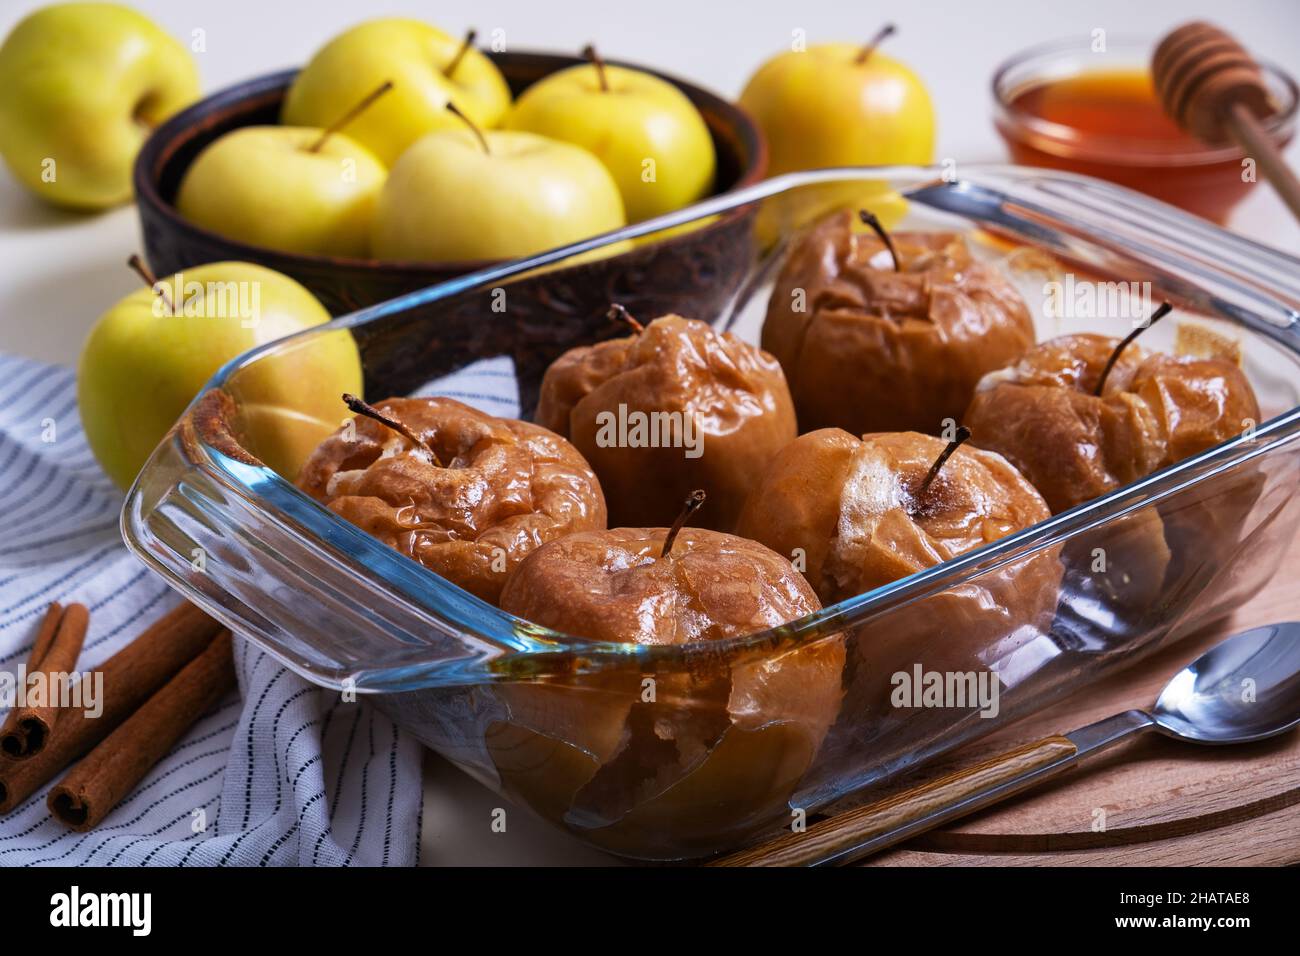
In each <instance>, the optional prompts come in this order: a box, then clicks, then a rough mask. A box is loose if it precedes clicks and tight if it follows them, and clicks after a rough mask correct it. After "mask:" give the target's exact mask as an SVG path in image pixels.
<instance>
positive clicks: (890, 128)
mask: <svg viewBox="0 0 1300 956" xmlns="http://www.w3.org/2000/svg"><path fill="white" fill-rule="evenodd" d="M887 32H892V31H882V36H883V35H887ZM864 54H865V55H864ZM740 105H741V106H742V107H744V108H745V109H746V110H748V111H749V114H750V115H751V116H753V117H754V119H755V121H756V122H757V123H758V125H759V127H760V128H761V129H762V130H763V134H764V135H765V136H766V137H767V144H768V155H769V162H768V174H769V175H772V176H776V175H780V174H781V173H789V172H794V171H796V170H802V169H825V168H827V167H831V166H900V165H920V166H924V165H928V164H929V163H931V162H933V161H934V136H935V129H934V128H935V122H934V107H933V105H932V104H931V102H930V95H929V93H928V92H926V89H925V85H924V84H923V83H922V82H921V80H920V79H919V78H918V77H917V76H916V74H915V73H913V72H912V71H911V70H909V69H908V68H907V67H906V66H904V65H903V64H902V63H899V62H898V61H897V60H894V59H892V58H891V57H889V56H886V55H885V54H883V53H881V52H880V51H879V50H876V49H874V44H873V45H871V46H868V47H863V46H862V45H861V44H853V43H824V44H816V45H813V46H810V47H808V48H807V49H806V50H801V51H793V50H792V51H790V52H787V53H782V54H780V55H778V56H775V57H773V58H772V59H770V60H768V61H767V62H766V63H764V64H763V65H762V66H761V67H759V69H758V71H757V72H756V73H755V74H754V75H753V77H751V78H750V80H749V83H748V84H747V85H746V86H745V90H744V92H743V93H741V94H740ZM842 206H861V207H864V208H870V209H871V210H872V211H873V212H875V213H876V214H877V215H878V216H879V217H880V219H881V222H882V223H883V224H884V225H885V226H886V227H887V228H888V227H892V226H893V225H894V224H896V222H897V221H898V220H899V219H901V218H902V216H903V214H904V212H905V211H906V208H907V207H906V202H905V201H904V200H903V198H902V197H901V196H899V195H898V194H897V193H896V192H893V191H892V190H891V189H890V188H889V186H888V184H886V183H883V182H875V183H865V182H864V183H848V182H845V183H830V184H826V185H818V186H807V187H804V188H802V189H800V190H798V191H797V192H796V193H794V194H791V195H788V196H783V197H776V201H774V202H770V203H767V204H765V205H764V207H763V210H762V213H761V214H760V221H759V233H760V236H761V237H762V238H764V239H765V240H768V241H770V240H772V239H773V238H774V234H775V233H777V232H780V231H783V230H787V229H790V228H794V227H797V226H799V225H802V224H804V223H806V222H808V221H810V220H812V219H814V218H817V217H819V216H820V215H822V214H824V213H825V212H827V211H829V210H830V209H833V208H838V207H842Z"/></svg>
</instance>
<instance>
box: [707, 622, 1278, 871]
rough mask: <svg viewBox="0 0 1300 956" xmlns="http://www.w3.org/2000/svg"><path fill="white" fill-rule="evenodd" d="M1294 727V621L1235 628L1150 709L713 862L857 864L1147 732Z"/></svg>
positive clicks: (1205, 740) (1257, 732) (1252, 736)
mask: <svg viewBox="0 0 1300 956" xmlns="http://www.w3.org/2000/svg"><path fill="white" fill-rule="evenodd" d="M1297 724H1300V623H1297V622H1294V621H1288V622H1286V623H1284V624H1269V625H1266V626H1264V627H1257V628H1254V629H1253V630H1249V631H1244V632H1242V633H1241V634H1237V635H1235V636H1233V637H1230V638H1228V639H1227V640H1225V641H1223V642H1222V643H1220V644H1217V645H1215V646H1214V647H1213V648H1211V649H1210V650H1208V651H1206V652H1205V653H1204V654H1202V655H1201V656H1200V657H1198V658H1197V659H1196V660H1195V661H1193V662H1192V663H1191V664H1189V665H1187V666H1186V667H1185V668H1183V669H1182V670H1181V671H1179V672H1178V673H1177V674H1175V675H1174V676H1173V678H1172V679H1171V680H1170V681H1169V683H1168V684H1166V685H1165V689H1164V690H1163V691H1161V692H1160V697H1159V698H1158V699H1157V700H1156V705H1155V707H1154V708H1152V709H1151V710H1150V711H1145V710H1128V711H1125V712H1124V713H1122V714H1116V715H1115V716H1113V717H1107V718H1106V719H1105V720H1099V721H1097V722H1096V723H1095V724H1089V725H1088V726H1086V727H1082V728H1080V729H1079V730H1076V731H1074V732H1073V733H1069V734H1064V735H1057V736H1053V737H1047V738H1045V739H1043V740H1040V741H1037V742H1035V743H1031V744H1026V745H1025V746H1022V747H1017V748H1016V749H1015V750H1011V751H1009V752H1007V753H1004V754H1001V755H999V756H997V757H993V758H991V759H989V760H985V761H983V762H982V763H979V764H976V765H975V766H973V767H967V768H966V769H964V770H960V771H957V772H956V773H953V774H950V775H948V776H946V777H941V778H940V779H938V780H933V781H931V782H929V783H926V784H923V785H921V786H919V787H915V788H913V789H911V790H908V791H906V792H904V793H900V794H897V795H895V796H892V797H888V798H886V799H884V800H881V801H879V802H877V803H873V804H869V805H868V806H864V807H858V808H857V809H854V810H849V811H847V812H845V813H842V814H839V815H837V816H834V817H831V818H830V819H829V820H825V821H823V822H821V823H817V824H814V825H813V826H811V827H809V828H808V829H807V830H806V831H805V832H803V833H787V834H785V835H783V836H781V837H779V838H778V839H776V840H773V841H771V842H770V843H767V844H764V845H762V846H759V847H755V848H753V849H750V850H743V851H741V852H739V853H735V854H732V855H730V856H727V857H723V858H722V859H720V860H718V861H716V862H715V863H714V864H713V865H714V866H823V865H827V864H842V863H849V862H852V861H854V860H860V859H862V858H863V857H865V856H869V855H870V854H872V853H877V852H879V851H880V850H883V849H885V848H886V847H889V846H893V845H894V844H895V843H898V842H900V841H902V840H906V839H907V838H908V837H911V836H915V835H916V834H918V833H923V832H925V831H926V830H930V829H932V828H934V827H937V826H940V825H942V824H944V823H949V822H951V821H953V820H956V819H958V818H960V817H964V816H966V815H967V814H969V813H973V812H974V811H976V810H979V809H982V808H984V807H987V806H989V805H990V804H993V803H996V802H998V801H999V800H1003V799H1005V798H1006V797H1009V796H1011V795H1012V794H1015V793H1019V792H1021V791H1023V790H1025V789H1027V788H1029V787H1032V786H1034V785H1035V784H1038V783H1040V782H1042V781H1043V780H1046V779H1047V778H1049V777H1052V776H1055V775H1056V774H1058V773H1060V772H1061V771H1063V770H1066V769H1068V768H1069V767H1072V766H1074V765H1075V764H1076V763H1077V762H1078V761H1079V760H1080V759H1082V758H1083V757H1086V756H1089V755H1091V754H1095V753H1098V752H1100V751H1102V750H1105V749H1106V748H1107V747H1110V746H1112V745H1113V744H1116V743H1118V742H1119V741H1121V740H1124V739H1125V738H1127V737H1131V736H1133V735H1135V734H1140V733H1144V732H1146V731H1148V730H1157V731H1159V732H1160V733H1162V734H1164V735H1165V736H1167V737H1173V738H1175V739H1176V740H1184V741H1188V742H1189V743H1197V744H1244V743H1250V742H1251V741H1254V740H1263V739H1265V738H1266V737H1274V736H1276V735H1277V734H1281V733H1284V732H1286V731H1288V730H1290V729H1291V728H1292V727H1295V726H1296V725H1297Z"/></svg>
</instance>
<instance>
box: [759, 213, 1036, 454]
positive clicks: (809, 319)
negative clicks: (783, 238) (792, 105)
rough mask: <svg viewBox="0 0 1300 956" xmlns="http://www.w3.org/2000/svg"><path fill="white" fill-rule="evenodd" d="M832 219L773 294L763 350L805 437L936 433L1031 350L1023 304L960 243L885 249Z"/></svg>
mask: <svg viewBox="0 0 1300 956" xmlns="http://www.w3.org/2000/svg"><path fill="white" fill-rule="evenodd" d="M856 218H857V217H856V216H853V215H851V214H850V213H847V212H845V213H839V214H836V215H832V216H829V217H827V218H826V219H824V220H823V221H821V222H819V223H817V224H816V225H814V226H813V227H812V228H811V229H810V230H808V231H807V232H805V233H803V234H801V235H800V237H799V238H798V239H797V240H796V242H795V243H794V246H793V248H792V249H791V252H790V255H789V257H788V258H787V259H786V261H785V263H784V265H783V266H782V268H781V272H780V274H779V276H778V277H777V280H776V283H775V285H774V286H773V289H772V297H771V299H770V300H769V302H768V309H767V316H766V318H765V319H764V322H763V348H765V349H767V350H768V351H769V352H771V353H772V354H773V355H775V356H776V357H777V359H778V360H779V361H780V362H781V367H782V368H784V369H785V375H786V378H787V379H788V380H789V382H790V392H791V394H792V395H793V396H794V404H795V409H796V410H797V411H798V414H799V427H800V429H801V430H803V431H810V430H812V429H816V428H827V427H838V428H843V429H845V430H846V431H849V432H852V433H854V434H859V435H860V434H863V433H864V432H876V431H918V432H930V433H937V432H938V431H940V430H941V429H942V428H944V427H945V424H946V422H945V420H950V421H952V422H954V423H957V422H961V421H962V418H961V416H962V413H963V412H964V411H965V410H966V407H967V405H969V404H970V400H971V397H972V395H974V392H975V386H976V385H977V384H978V383H979V382H980V380H981V378H982V377H983V376H984V375H985V373H987V372H990V371H993V370H994V369H998V368H1001V367H1002V366H1004V365H1006V364H1007V363H1008V362H1012V361H1015V359H1016V358H1017V357H1019V356H1020V355H1021V354H1022V353H1023V352H1024V351H1025V350H1026V349H1028V348H1030V347H1031V346H1032V345H1033V344H1034V323H1033V319H1032V318H1031V317H1030V315H1029V309H1028V307H1027V306H1026V305H1025V302H1024V299H1023V298H1022V297H1021V295H1020V292H1019V291H1018V290H1017V289H1016V287H1015V286H1014V285H1012V284H1011V282H1010V281H1009V280H1008V279H1007V278H1006V276H1005V275H1003V274H1002V272H1001V271H999V270H998V269H997V268H995V267H994V266H992V265H990V264H988V263H985V262H981V261H979V260H978V259H976V258H975V257H974V256H973V255H972V253H971V251H970V247H969V246H968V245H967V244H966V240H965V239H964V238H963V237H962V236H960V235H958V234H956V233H943V232H917V233H911V232H898V233H895V234H894V236H893V241H894V245H895V248H896V249H897V250H898V256H899V259H900V261H901V264H902V271H901V272H895V271H894V268H893V264H892V262H891V260H890V258H889V255H888V253H887V252H886V250H885V247H884V244H883V243H882V242H881V241H880V240H879V239H878V238H877V237H876V236H875V235H874V234H872V233H866V232H859V231H857V229H855V228H854V223H855V221H856Z"/></svg>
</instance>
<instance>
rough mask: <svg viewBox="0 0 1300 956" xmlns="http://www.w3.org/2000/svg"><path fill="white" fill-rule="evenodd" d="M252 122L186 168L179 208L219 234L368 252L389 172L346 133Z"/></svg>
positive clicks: (322, 251)
mask: <svg viewBox="0 0 1300 956" xmlns="http://www.w3.org/2000/svg"><path fill="white" fill-rule="evenodd" d="M320 133H321V131H320V130H318V129H307V128H302V127H290V126H245V127H243V128H241V129H237V130H233V131H231V132H229V133H227V134H226V135H224V136H222V137H221V138H220V139H217V140H216V141H215V142H213V143H211V144H209V145H208V146H207V147H206V148H205V149H204V150H203V152H201V153H200V154H199V155H198V158H197V159H195V160H194V162H193V163H192V164H191V165H190V167H189V169H187V170H186V171H185V178H184V179H182V180H181V186H180V190H179V192H178V193H177V196H176V208H177V209H178V210H180V213H181V215H183V216H185V218H187V219H189V220H191V221H193V222H195V223H197V224H198V225H200V226H203V227H205V228H207V229H211V230H212V231H213V232H215V233H218V234H220V235H223V236H226V237H227V238H230V239H237V240H239V241H241V242H247V243H251V244H252V245H255V246H265V247H266V248H268V249H279V250H281V251H283V252H298V253H306V254H309V255H320V256H349V257H353V258H365V257H366V256H368V255H369V253H370V229H371V224H372V222H373V220H374V211H375V202H376V201H377V200H378V198H379V191H380V190H381V189H383V187H384V180H385V179H387V177H388V170H387V169H385V168H384V164H383V163H381V162H380V161H379V160H378V158H376V156H375V154H374V153H372V152H370V150H368V149H366V148H365V147H364V146H362V145H361V144H360V143H358V142H357V141H356V140H354V139H352V138H351V137H349V136H347V135H346V134H344V133H335V134H333V135H331V136H330V137H329V138H327V139H326V140H325V142H324V144H323V145H322V146H321V148H320V150H319V151H317V152H311V151H310V147H311V146H312V145H313V144H314V143H315V142H316V141H317V140H318V139H319V137H320Z"/></svg>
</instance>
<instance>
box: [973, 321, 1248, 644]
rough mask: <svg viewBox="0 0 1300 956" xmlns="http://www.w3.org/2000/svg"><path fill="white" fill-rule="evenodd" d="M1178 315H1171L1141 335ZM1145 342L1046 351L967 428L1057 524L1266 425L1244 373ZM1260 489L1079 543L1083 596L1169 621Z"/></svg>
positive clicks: (1219, 560) (1243, 477)
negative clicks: (1017, 475) (1092, 593)
mask: <svg viewBox="0 0 1300 956" xmlns="http://www.w3.org/2000/svg"><path fill="white" fill-rule="evenodd" d="M1169 311H1170V308H1169V306H1168V304H1167V303H1166V304H1165V305H1162V306H1161V307H1160V308H1159V309H1158V310H1157V311H1156V312H1155V313H1154V314H1153V315H1152V317H1151V319H1150V320H1149V321H1148V322H1147V323H1146V324H1145V325H1144V326H1143V328H1149V327H1150V325H1151V324H1152V323H1154V322H1157V321H1159V320H1160V318H1162V317H1163V316H1165V315H1167V314H1168V313H1169ZM1139 331H1141V329H1138V330H1135V332H1134V333H1133V334H1131V335H1130V336H1129V337H1128V338H1126V339H1124V340H1119V339H1114V338H1111V337H1109V336H1102V335H1068V336H1061V337H1059V338H1055V339H1052V340H1050V341H1048V342H1043V343H1041V344H1040V345H1038V346H1036V347H1035V348H1034V349H1032V350H1030V351H1029V352H1028V353H1026V354H1025V355H1024V356H1023V357H1022V358H1021V359H1020V361H1019V362H1017V363H1015V364H1014V365H1012V366H1010V367H1009V368H1006V369H1002V370H1000V371H997V372H993V373H990V374H989V375H988V376H987V377H986V378H985V379H984V380H983V381H982V382H981V383H980V385H979V388H978V389H977V391H976V394H975V398H974V400H973V401H972V402H971V406H970V409H969V410H968V411H967V413H966V417H965V421H966V423H967V424H968V425H969V426H970V428H971V431H972V433H973V438H972V439H971V440H972V441H973V442H974V443H975V444H977V445H979V446H980V447H983V448H988V449H991V450H993V451H996V452H999V453H1000V454H1002V455H1004V456H1005V457H1006V458H1007V459H1008V460H1009V461H1011V462H1012V463H1013V464H1014V465H1015V466H1016V467H1017V468H1019V469H1020V470H1021V471H1022V472H1023V473H1024V475H1025V477H1027V478H1028V479H1029V480H1030V481H1031V482H1032V483H1033V484H1034V486H1035V487H1036V488H1038V490H1039V491H1040V492H1041V493H1042V495H1043V498H1044V499H1045V500H1046V501H1047V503H1048V505H1049V506H1050V507H1051V509H1052V511H1053V512H1054V513H1056V512H1061V511H1065V510H1067V509H1069V508H1073V507H1075V506H1076V505H1080V504H1083V503H1084V502H1086V501H1091V500H1092V499H1094V498H1097V497H1100V496H1101V495H1104V494H1106V493H1108V492H1111V491H1114V490H1115V489H1116V488H1119V487H1121V486H1123V485H1126V484H1129V483H1130V482H1134V481H1137V480H1138V479H1140V478H1144V477H1145V476H1147V475H1149V474H1151V473H1152V472H1155V471H1158V470H1160V469H1161V468H1165V467H1168V466H1170V465H1173V464H1175V463H1176V462H1178V461H1181V460H1182V459H1184V458H1187V457H1189V456H1192V455H1195V454H1198V453H1199V452H1202V451H1204V450H1206V449H1208V448H1211V447H1213V446H1214V445H1217V444H1219V443H1221V442H1224V441H1227V440H1228V439H1230V438H1233V437H1235V436H1236V435H1238V434H1240V433H1241V432H1242V430H1243V429H1245V428H1247V427H1249V426H1250V424H1252V423H1258V422H1259V420H1260V409H1259V402H1258V400H1257V399H1256V397H1255V393H1254V390H1253V389H1252V388H1251V386H1250V383H1249V382H1248V381H1247V379H1246V376H1245V375H1244V374H1243V373H1242V371H1241V369H1240V368H1239V367H1238V366H1237V365H1236V364H1235V363H1234V362H1231V361H1228V360H1226V359H1220V358H1175V357H1174V356H1171V355H1167V354H1165V353H1162V352H1148V351H1147V350H1145V349H1143V348H1141V347H1140V346H1139V345H1137V344H1135V343H1132V339H1133V338H1134V336H1135V335H1136V334H1137V332H1139ZM1131 343H1132V344H1131ZM1260 487H1261V480H1260V476H1259V475H1257V474H1253V473H1251V472H1249V471H1247V472H1245V473H1237V474H1234V475H1232V476H1228V477H1225V478H1223V479H1216V480H1214V481H1213V482H1212V483H1210V484H1205V485H1203V486H1202V487H1201V488H1200V489H1198V491H1197V492H1196V494H1197V495H1198V499H1197V501H1196V502H1189V501H1188V500H1187V499H1186V497H1185V496H1184V497H1183V498H1181V499H1179V500H1177V501H1176V502H1175V503H1174V504H1172V505H1166V504H1163V503H1162V504H1160V505H1158V506H1157V507H1156V508H1144V509H1142V510H1141V511H1139V512H1136V513H1135V514H1133V515H1131V516H1129V517H1127V518H1125V519H1124V520H1122V521H1120V522H1110V523H1108V524H1106V525H1103V526H1100V527H1098V528H1097V529H1095V530H1094V531H1091V532H1087V533H1085V534H1083V535H1081V536H1080V537H1078V538H1076V539H1074V540H1072V541H1071V542H1070V544H1069V545H1068V546H1067V557H1066V563H1067V564H1068V565H1069V566H1070V567H1071V571H1072V574H1071V578H1072V580H1073V581H1074V582H1075V583H1074V587H1076V588H1077V589H1078V590H1080V591H1087V590H1089V589H1100V591H1099V593H1100V595H1101V596H1102V597H1103V598H1109V599H1111V600H1112V601H1113V602H1114V604H1115V606H1116V607H1117V608H1118V609H1120V610H1121V611H1124V612H1125V615H1124V616H1127V617H1129V618H1131V617H1133V614H1134V613H1136V614H1137V615H1138V616H1139V617H1145V616H1147V615H1151V616H1154V617H1156V618H1160V617H1162V616H1165V617H1167V614H1166V612H1165V610H1164V609H1163V604H1164V602H1166V601H1182V600H1185V599H1186V596H1187V594H1188V593H1189V590H1188V589H1189V587H1192V588H1199V587H1204V586H1205V585H1206V584H1207V583H1208V582H1209V581H1210V580H1212V578H1213V576H1214V575H1215V574H1216V573H1217V572H1218V570H1219V569H1220V568H1222V567H1223V566H1224V565H1225V563H1226V562H1228V561H1229V560H1230V559H1231V557H1232V555H1233V551H1234V547H1235V545H1236V543H1237V542H1238V541H1239V539H1240V538H1241V536H1242V524H1243V522H1244V521H1245V519H1246V516H1247V515H1248V514H1249V512H1250V510H1251V508H1252V507H1253V505H1254V503H1255V500H1256V499H1257V498H1258V496H1259V493H1260ZM1098 561H1101V562H1102V563H1100V564H1099V563H1097V562H1098ZM1102 570H1104V571H1105V573H1104V574H1099V573H1098V572H1099V571H1102ZM1120 624H1121V625H1122V624H1123V620H1121V621H1120Z"/></svg>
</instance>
